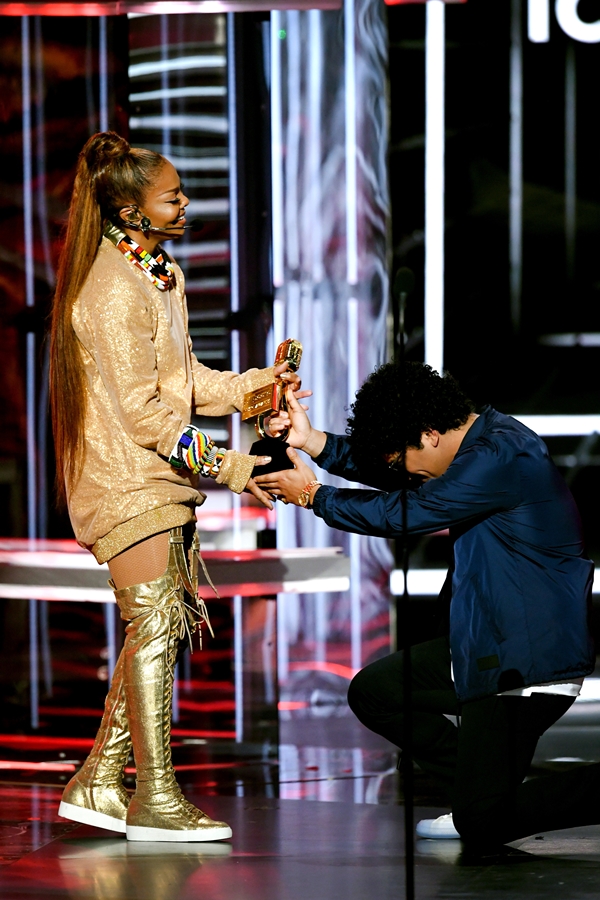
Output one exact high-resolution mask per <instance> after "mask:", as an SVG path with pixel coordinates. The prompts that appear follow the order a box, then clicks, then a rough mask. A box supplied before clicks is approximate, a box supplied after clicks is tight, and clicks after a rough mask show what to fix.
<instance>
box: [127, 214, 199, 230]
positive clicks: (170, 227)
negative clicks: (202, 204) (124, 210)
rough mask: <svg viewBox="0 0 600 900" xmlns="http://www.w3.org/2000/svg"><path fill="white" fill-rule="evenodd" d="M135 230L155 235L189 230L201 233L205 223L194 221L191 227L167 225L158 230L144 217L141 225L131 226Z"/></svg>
mask: <svg viewBox="0 0 600 900" xmlns="http://www.w3.org/2000/svg"><path fill="white" fill-rule="evenodd" d="M130 227H133V228H136V227H137V228H139V230H140V231H151V232H153V233H154V234H165V233H168V232H169V231H182V230H183V231H186V230H187V229H189V230H190V231H201V230H202V229H203V228H204V222H203V221H202V219H192V221H191V222H190V224H189V225H165V226H164V228H156V227H155V226H154V225H153V224H152V223H151V221H150V219H149V218H148V216H144V217H143V218H142V219H141V220H140V224H139V225H137V226H135V225H133V226H130Z"/></svg>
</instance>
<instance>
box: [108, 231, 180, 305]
mask: <svg viewBox="0 0 600 900" xmlns="http://www.w3.org/2000/svg"><path fill="white" fill-rule="evenodd" d="M104 236H105V237H107V238H108V239H109V241H110V242H111V243H112V244H114V245H115V247H116V248H117V250H120V251H121V253H122V254H123V256H124V257H125V259H127V260H129V262H130V263H131V264H132V265H134V266H137V268H138V269H141V270H142V272H143V273H144V275H146V276H147V277H148V278H149V279H150V281H151V282H152V284H153V285H154V286H155V287H157V288H158V290H159V291H168V290H170V289H171V288H172V287H173V285H174V283H175V269H174V266H173V263H172V262H171V259H170V257H169V256H168V254H167V253H166V252H165V251H164V250H163V249H162V247H157V248H156V251H155V252H156V253H157V256H152V254H151V253H148V251H147V250H144V248H143V247H140V245H139V244H137V243H136V242H135V241H134V240H133V238H130V237H129V235H128V234H125V232H124V231H121V229H120V228H117V226H116V225H113V223H112V222H107V224H106V227H105V229H104Z"/></svg>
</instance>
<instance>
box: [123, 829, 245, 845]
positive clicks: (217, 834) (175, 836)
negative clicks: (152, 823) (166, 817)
mask: <svg viewBox="0 0 600 900" xmlns="http://www.w3.org/2000/svg"><path fill="white" fill-rule="evenodd" d="M126 833H127V840H128V841H149V842H154V841H164V842H172V841H177V842H181V843H184V842H192V841H193V842H196V841H225V840H227V838H230V837H231V836H232V831H231V828H229V826H227V828H203V829H202V830H195V829H194V830H192V831H176V830H175V829H171V828H146V827H144V826H143V825H128V826H127V832H126Z"/></svg>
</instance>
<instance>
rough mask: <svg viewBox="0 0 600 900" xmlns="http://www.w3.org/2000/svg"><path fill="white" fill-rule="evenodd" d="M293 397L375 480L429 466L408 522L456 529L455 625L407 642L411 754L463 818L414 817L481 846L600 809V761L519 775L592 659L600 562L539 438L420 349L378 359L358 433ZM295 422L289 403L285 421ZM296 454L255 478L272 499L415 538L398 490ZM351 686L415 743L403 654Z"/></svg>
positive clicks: (361, 401) (362, 399)
mask: <svg viewBox="0 0 600 900" xmlns="http://www.w3.org/2000/svg"><path fill="white" fill-rule="evenodd" d="M289 408H290V414H289V415H290V417H291V425H292V426H293V427H292V430H291V432H290V435H289V437H288V442H289V443H290V444H291V445H292V446H293V447H296V448H299V449H302V450H304V451H306V452H307V453H308V454H309V455H310V456H311V457H312V458H313V459H314V460H315V462H316V463H317V464H318V465H319V466H320V467H321V468H323V469H326V470H328V471H329V472H332V473H333V474H335V475H341V476H343V477H345V478H347V479H348V480H351V481H355V482H356V481H358V482H361V483H363V484H365V483H366V484H378V485H379V486H380V485H381V483H382V480H381V474H380V473H378V468H379V466H378V463H380V462H381V461H384V462H385V463H386V464H387V466H388V467H389V468H399V467H404V468H405V469H406V471H407V472H408V473H409V474H410V475H411V476H415V477H416V478H418V479H419V481H420V486H419V487H418V488H417V489H416V490H409V491H408V492H407V494H406V519H405V521H406V524H407V531H408V533H409V534H429V533H432V532H436V531H439V530H441V529H444V528H449V529H450V536H451V540H452V543H453V565H452V567H451V570H450V572H449V575H448V581H447V587H448V591H449V593H450V595H451V604H450V623H449V636H447V637H441V638H438V639H436V640H431V641H428V642H427V643H424V644H419V645H417V646H415V647H413V648H412V650H411V656H412V673H413V682H412V685H411V694H412V706H413V723H414V725H413V728H414V734H413V753H414V759H415V761H416V762H417V763H418V764H419V766H420V767H421V768H422V769H424V770H426V771H427V772H429V773H431V774H432V775H433V776H434V777H435V778H436V779H437V781H438V783H439V784H440V785H441V786H442V787H443V788H445V790H446V791H447V794H448V796H449V799H450V802H451V807H452V817H450V816H445V817H442V818H441V819H440V820H427V821H426V822H422V823H419V826H418V827H417V830H418V832H419V833H421V834H422V835H423V836H429V837H436V836H439V837H450V836H453V837H457V836H458V834H460V836H461V838H462V839H463V840H464V841H465V842H466V844H468V845H469V846H470V847H471V848H472V849H473V850H474V851H476V852H483V853H485V852H495V851H496V850H497V849H498V848H499V847H500V846H501V845H502V844H505V843H507V842H509V841H513V840H516V839H517V838H520V837H525V836H526V835H530V834H533V833H535V832H540V831H550V830H554V829H559V828H568V827H571V826H576V825H586V824H594V823H598V822H600V804H599V802H598V801H599V800H600V765H592V766H585V767H581V768H578V769H574V770H571V771H569V772H563V773H558V774H553V775H549V776H547V777H543V778H537V779H532V780H529V781H527V782H524V778H525V776H526V775H527V772H528V769H529V766H530V764H531V760H532V759H533V755H534V752H535V748H536V744H537V742H538V739H539V737H540V735H542V734H543V732H544V731H546V729H547V728H549V727H550V726H551V725H552V724H553V723H554V722H556V720H557V719H559V718H560V717H561V716H562V715H563V714H564V713H565V712H566V711H567V709H568V708H569V707H570V706H571V704H572V703H573V702H574V700H575V698H576V697H577V695H578V693H579V691H580V689H581V684H582V681H583V677H584V676H585V675H587V674H589V673H591V672H592V671H593V669H594V662H595V660H594V651H593V646H592V641H591V639H590V634H589V630H588V609H589V603H590V596H591V589H592V581H593V568H594V567H593V563H592V562H591V561H590V560H589V559H588V558H587V556H586V554H585V551H584V547H583V541H582V533H581V524H580V520H579V515H578V512H577V509H576V506H575V502H574V500H573V497H572V496H571V494H570V492H569V490H568V488H567V486H566V484H565V482H564V481H563V479H562V477H561V475H560V473H559V472H558V470H557V469H556V467H555V466H554V464H553V462H552V460H551V459H550V457H549V454H548V450H547V448H546V446H545V444H544V443H543V441H541V440H540V438H539V437H538V436H537V435H536V434H534V433H533V432H532V431H530V430H529V429H528V428H526V427H525V426H524V425H522V424H521V423H519V422H518V421H516V420H515V419H513V418H511V417H510V416H505V415H502V414H501V413H499V412H497V411H496V410H494V409H492V408H490V407H486V408H485V409H483V411H482V412H481V413H480V414H479V415H476V414H475V413H474V411H473V405H472V404H471V402H470V401H469V400H468V398H467V397H465V395H464V394H463V393H462V391H461V390H460V388H459V386H458V384H457V383H456V382H455V381H454V380H453V379H452V378H451V377H450V376H449V375H446V376H445V377H443V378H442V377H440V376H439V375H438V374H437V372H434V371H433V370H432V369H431V368H429V367H428V366H426V365H422V364H420V363H412V364H408V365H407V367H406V372H405V375H404V376H403V375H402V373H401V371H400V370H399V368H398V367H397V366H395V365H393V364H388V365H385V366H382V367H381V368H380V369H378V370H377V371H375V372H374V373H373V374H372V375H371V376H370V377H369V378H368V379H367V381H366V382H365V384H364V385H363V386H362V388H361V389H360V390H359V391H358V393H357V396H356V402H355V403H354V404H353V406H352V415H351V416H350V418H349V421H348V434H347V436H336V435H332V434H328V433H326V432H320V431H317V430H316V429H314V428H312V427H311V424H310V421H309V419H308V417H307V416H306V413H305V412H304V410H303V408H302V407H301V406H300V405H299V403H298V401H297V400H295V398H294V397H293V395H292V394H291V392H290V396H289ZM289 424H290V422H289V421H288V419H287V418H286V415H285V414H282V415H281V417H280V418H279V419H278V420H276V421H274V422H273V423H272V428H274V429H276V428H278V427H282V426H283V425H289ZM288 454H289V455H290V457H291V458H292V460H293V462H294V464H295V468H294V469H290V470H287V471H285V472H279V473H276V474H275V475H264V476H261V477H259V478H257V482H258V483H259V484H260V486H261V487H262V488H264V489H266V490H268V491H269V492H270V493H271V494H272V495H273V496H278V497H281V498H282V499H284V500H286V501H287V502H291V503H296V504H298V505H301V506H306V507H307V508H309V509H312V511H313V513H314V514H315V515H317V516H320V517H321V518H322V519H324V520H325V522H327V524H328V525H330V526H331V527H333V528H340V529H343V530H345V531H350V532H354V533H356V534H369V535H374V536H378V537H387V538H395V537H400V536H401V535H402V523H403V510H402V494H401V492H400V491H398V490H392V491H387V492H386V491H381V490H355V489H338V488H334V487H330V486H325V485H321V484H319V482H318V481H317V480H316V478H315V475H314V473H313V471H312V469H310V468H309V467H308V466H307V465H305V464H304V462H302V461H301V459H300V457H299V456H298V454H297V453H296V452H295V451H294V450H289V451H288ZM348 700H349V703H350V706H351V708H352V710H353V711H354V713H355V714H356V715H357V716H358V718H359V719H360V721H361V722H363V723H364V724H365V725H366V726H367V727H368V728H370V729H371V730H373V731H376V732H377V733H378V734H381V735H383V736H384V737H386V738H387V739H388V740H389V741H391V742H392V743H394V744H396V745H397V746H398V747H402V745H403V684H402V654H401V653H393V654H391V655H390V656H388V657H386V658H384V659H380V660H378V661H377V662H374V663H372V664H371V665H369V666H366V668H364V669H363V670H362V671H361V672H359V673H358V675H357V676H356V677H355V678H354V680H353V681H352V683H351V685H350V689H349V693H348ZM447 714H450V715H452V716H456V715H458V716H459V722H460V727H458V728H457V727H455V726H454V724H452V723H451V722H450V721H449V720H448V718H447V717H446V716H447ZM455 829H456V830H455ZM457 832H458V834H457Z"/></svg>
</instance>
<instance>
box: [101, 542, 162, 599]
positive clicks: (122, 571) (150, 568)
mask: <svg viewBox="0 0 600 900" xmlns="http://www.w3.org/2000/svg"><path fill="white" fill-rule="evenodd" d="M168 559H169V532H168V531H162V532H161V533H160V534H153V535H152V537H149V538H146V540H144V541H140V542H139V544H134V545H133V547H128V548H127V550H123V552H122V553H119V554H118V556H115V557H113V559H111V560H110V562H109V563H108V568H109V569H110V577H111V578H112V580H113V582H114V584H115V587H116V589H117V590H118V591H120V590H121V589H122V588H127V587H131V586H132V585H133V584H145V583H146V582H148V581H154V579H155V578H160V576H161V575H164V572H165V569H166V568H167V562H168Z"/></svg>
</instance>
